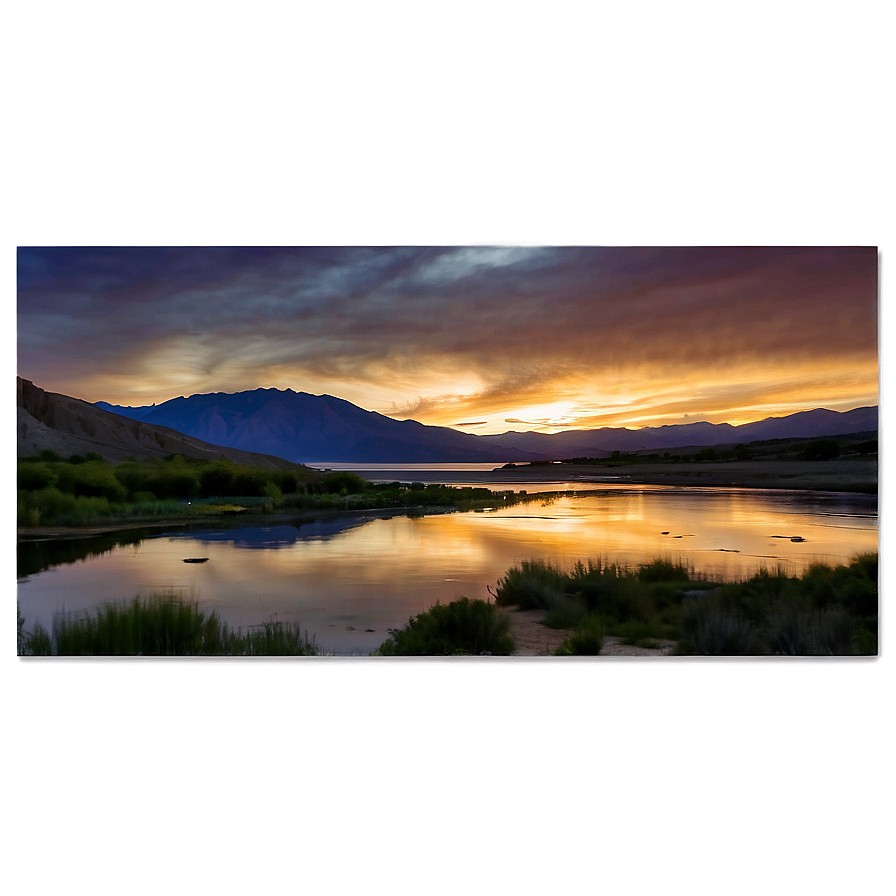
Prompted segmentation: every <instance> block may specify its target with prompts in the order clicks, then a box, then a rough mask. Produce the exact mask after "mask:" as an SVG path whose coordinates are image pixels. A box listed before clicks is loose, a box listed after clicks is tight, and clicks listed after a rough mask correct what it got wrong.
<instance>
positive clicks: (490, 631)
mask: <svg viewBox="0 0 896 896" xmlns="http://www.w3.org/2000/svg"><path fill="white" fill-rule="evenodd" d="M509 632H510V619H509V618H508V617H507V616H506V615H504V614H503V613H501V612H500V611H499V610H497V609H496V607H495V605H494V604H492V603H490V602H487V601H484V600H470V599H469V598H467V597H461V598H458V599H457V600H455V601H452V602H451V603H449V604H444V605H443V604H436V605H435V606H434V607H431V608H430V609H429V610H427V611H426V612H425V613H420V614H419V615H418V616H414V617H411V619H409V620H408V624H407V625H406V626H405V627H404V628H403V629H399V630H396V631H393V632H392V636H391V638H389V639H388V640H387V641H385V642H384V643H383V644H382V645H381V646H380V648H379V651H378V653H380V654H381V655H383V656H455V655H459V654H474V655H479V654H482V653H490V654H495V655H499V656H508V655H509V654H510V653H511V652H512V651H513V647H514V644H513V639H512V638H511V637H510V634H509Z"/></svg>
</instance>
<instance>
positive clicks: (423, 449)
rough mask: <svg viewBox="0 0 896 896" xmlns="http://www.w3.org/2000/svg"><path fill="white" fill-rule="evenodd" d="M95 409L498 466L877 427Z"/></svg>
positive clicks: (289, 401) (278, 441) (256, 448)
mask: <svg viewBox="0 0 896 896" xmlns="http://www.w3.org/2000/svg"><path fill="white" fill-rule="evenodd" d="M95 407H96V408H98V409H101V410H103V411H107V412H109V413H111V414H114V415H118V416H120V417H125V418H129V419H131V420H135V421H140V422H141V423H144V424H147V425H152V426H158V427H165V428H167V429H169V430H174V431H176V432H178V433H182V434H184V435H186V436H189V437H192V438H193V439H199V440H202V441H203V442H204V443H209V444H211V445H219V446H224V447H226V448H229V449H238V450H242V451H252V452H261V453H263V454H266V455H274V456H276V457H281V458H285V459H287V460H289V461H293V462H296V463H318V464H320V463H327V462H332V463H339V462H341V463H440V462H441V463H452V462H453V463H459V462H469V463H474V462H481V463H505V462H523V463H525V462H526V461H537V460H557V459H564V458H571V457H602V456H606V455H608V454H609V453H611V452H612V451H638V450H645V449H646V450H666V449H671V448H681V447H690V446H694V447H701V446H712V445H722V444H731V445H734V444H739V443H745V442H751V441H762V440H767V439H788V438H817V437H821V436H836V435H850V434H853V433H859V432H869V431H875V430H877V428H878V409H877V407H864V408H856V409H854V410H851V411H845V412H842V413H841V412H837V411H831V410H827V409H824V408H817V409H815V410H811V411H802V412H799V413H796V414H791V415H789V416H786V417H769V418H767V419H765V420H760V421H758V422H755V423H746V424H743V425H740V426H732V425H731V424H728V423H706V422H699V423H689V424H680V425H669V426H659V427H643V428H641V429H625V428H610V427H604V428H601V429H592V430H566V431H564V432H559V433H553V434H549V433H538V432H506V433H502V434H500V435H486V436H482V435H474V434H472V433H463V432H458V431H457V430H454V429H449V428H447V427H442V426H426V425H424V424H422V423H418V422H416V421H414V420H395V419H393V418H392V417H387V416H385V415H383V414H379V413H376V412H375V411H366V410H363V409H362V408H359V407H357V406H356V405H354V404H351V403H350V402H348V401H345V400H344V399H341V398H334V397H333V396H330V395H309V394H308V393H305V392H294V391H293V390H291V389H286V390H279V389H255V390H253V391H247V392H236V393H223V392H212V393H206V394H201V395H191V396H190V397H188V398H173V399H171V400H170V401H166V402H163V403H162V404H158V405H149V406H143V407H122V406H119V405H112V404H109V403H108V402H102V401H100V402H97V403H96V406H95Z"/></svg>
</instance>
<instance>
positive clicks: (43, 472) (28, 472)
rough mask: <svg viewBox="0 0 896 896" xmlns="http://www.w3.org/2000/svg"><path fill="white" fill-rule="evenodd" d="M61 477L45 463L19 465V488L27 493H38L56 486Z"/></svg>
mask: <svg viewBox="0 0 896 896" xmlns="http://www.w3.org/2000/svg"><path fill="white" fill-rule="evenodd" d="M58 481H59V477H58V476H57V475H56V473H55V472H54V471H53V470H52V469H51V468H50V466H49V465H48V464H45V463H20V464H19V465H18V487H19V488H21V489H25V490H27V491H38V490H39V489H42V488H50V487H52V486H55V485H56V483H57V482H58Z"/></svg>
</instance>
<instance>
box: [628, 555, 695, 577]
mask: <svg viewBox="0 0 896 896" xmlns="http://www.w3.org/2000/svg"><path fill="white" fill-rule="evenodd" d="M638 578H639V579H640V580H641V581H642V582H687V581H688V580H689V579H690V573H689V571H688V568H687V567H686V566H685V565H684V564H683V563H681V562H678V563H672V562H671V561H669V560H660V559H657V560H653V561H652V562H650V563H645V564H643V565H642V566H641V567H640V568H639V569H638Z"/></svg>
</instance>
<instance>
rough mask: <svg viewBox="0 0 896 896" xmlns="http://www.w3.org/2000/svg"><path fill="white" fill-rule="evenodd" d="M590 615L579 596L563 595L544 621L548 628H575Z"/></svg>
mask: <svg viewBox="0 0 896 896" xmlns="http://www.w3.org/2000/svg"><path fill="white" fill-rule="evenodd" d="M587 613H588V607H587V606H585V601H583V600H582V598H581V597H580V596H579V595H569V594H561V595H558V596H557V598H556V600H555V602H554V603H553V605H552V606H551V608H550V609H549V610H548V612H547V615H546V616H545V617H544V619H543V620H542V621H543V623H544V624H545V625H546V626H547V627H548V628H575V627H576V626H577V625H578V624H579V623H580V622H581V621H582V619H584V618H585V616H586V615H587Z"/></svg>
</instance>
